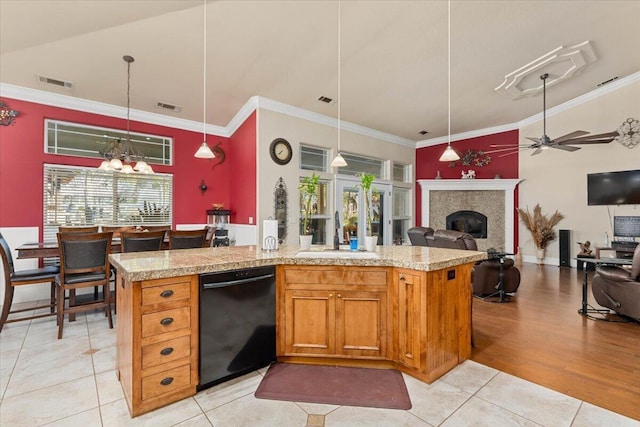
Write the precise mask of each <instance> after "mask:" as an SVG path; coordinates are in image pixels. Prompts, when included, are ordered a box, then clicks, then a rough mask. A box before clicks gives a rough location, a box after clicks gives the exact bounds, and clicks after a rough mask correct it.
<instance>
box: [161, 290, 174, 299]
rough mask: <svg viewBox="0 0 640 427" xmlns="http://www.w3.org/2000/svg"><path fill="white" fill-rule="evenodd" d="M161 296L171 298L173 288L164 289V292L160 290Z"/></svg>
mask: <svg viewBox="0 0 640 427" xmlns="http://www.w3.org/2000/svg"><path fill="white" fill-rule="evenodd" d="M160 296H161V297H162V298H169V297H171V296H173V291H172V290H168V291H162V292H160Z"/></svg>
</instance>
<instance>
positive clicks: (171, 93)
mask: <svg viewBox="0 0 640 427" xmlns="http://www.w3.org/2000/svg"><path fill="white" fill-rule="evenodd" d="M338 6H339V7H340V19H341V25H340V37H339V38H338V25H337V23H338ZM203 9H204V7H203V2H202V1H190V0H182V1H170V0H137V1H126V2H125V1H120V0H103V1H91V0H75V1H72V0H68V1H62V0H43V1H38V0H30V1H22V0H20V1H16V0H0V81H1V82H2V83H8V84H13V85H18V86H23V87H28V88H35V89H40V90H44V91H51V92H56V93H60V94H65V95H69V96H73V97H78V98H82V99H89V100H93V101H99V102H104V103H108V104H114V105H118V106H126V63H125V62H124V61H123V60H122V56H123V55H125V54H128V55H132V56H133V57H134V58H135V62H134V63H133V64H132V67H131V72H132V80H131V108H133V109H137V110H142V111H149V112H154V113H161V114H166V115H169V116H173V117H176V118H181V119H186V120H193V121H196V122H202V120H203V41H204V14H203ZM450 13H451V28H450V33H451V37H450V45H451V46H450V49H451V74H450V90H451V133H452V134H456V133H462V132H468V131H473V130H477V129H484V128H488V127H493V126H500V125H504V124H508V123H514V122H517V121H520V120H523V119H525V118H527V117H530V116H532V115H534V114H537V113H539V112H540V111H541V109H542V99H541V96H539V95H538V96H533V97H528V98H524V99H519V100H511V99H509V98H507V97H504V96H502V95H500V94H498V93H497V92H495V91H494V88H496V87H497V86H499V85H500V84H501V83H502V82H503V80H504V76H505V75H507V74H509V73H511V72H513V71H514V70H516V69H518V68H520V67H522V66H524V65H526V64H528V63H529V62H531V61H533V60H535V59H536V58H539V57H541V56H542V55H544V54H546V53H547V52H549V51H551V50H553V49H556V48H557V47H559V46H571V45H576V44H579V43H582V42H584V41H587V40H589V41H591V43H592V45H593V47H594V51H595V54H596V56H597V60H596V61H595V62H594V63H592V64H590V65H589V66H588V67H586V68H585V69H584V70H583V71H582V72H581V73H579V75H577V76H574V77H572V78H571V79H569V80H567V81H564V82H561V83H559V84H557V85H555V86H553V87H549V88H548V90H547V107H548V108H550V107H553V106H555V105H558V104H561V103H563V102H565V101H568V100H570V99H573V98H576V97H578V96H580V95H583V94H585V93H588V92H591V91H593V90H594V89H596V85H597V84H598V83H600V82H603V81H605V80H608V79H610V78H612V77H614V76H618V77H620V78H624V77H625V76H629V75H631V74H633V73H635V72H637V71H639V70H640V46H639V44H640V43H639V42H640V25H639V24H638V22H639V21H638V19H639V16H640V1H632V0H631V1H502V0H500V1H452V2H451V12H450ZM206 21H207V28H206V31H207V45H206V51H207V56H206V57H207V65H206V67H207V81H206V86H207V87H206V88H207V90H206V100H207V109H206V122H207V123H209V124H211V125H218V126H226V125H227V124H228V123H229V121H230V120H231V119H232V118H233V116H234V115H235V114H236V113H237V112H238V110H239V109H240V108H241V107H242V105H244V104H245V103H246V102H247V100H248V99H249V98H250V97H251V96H255V95H258V96H262V97H266V98H269V99H272V100H275V101H279V102H282V103H285V104H289V105H292V106H296V107H299V108H303V109H306V110H310V111H313V112H317V113H321V114H326V115H328V116H332V117H337V114H338V104H335V103H334V104H333V105H327V104H323V103H321V102H318V101H317V100H316V99H317V98H318V97H319V96H321V95H322V96H328V97H331V98H334V99H335V98H338V91H340V99H341V102H340V110H341V111H340V116H341V118H342V119H343V120H346V121H349V122H352V123H355V124H358V125H362V126H365V127H369V128H372V129H376V130H379V131H382V132H386V133H390V134H393V135H397V136H400V137H403V138H407V139H410V140H414V141H420V140H425V139H430V138H435V137H441V136H443V135H446V134H447V121H448V99H449V98H448V87H449V86H448V82H449V79H448V77H449V74H448V62H447V47H448V43H447V42H448V36H447V34H448V29H447V2H446V1H420V0H395V1H373V0H371V1H364V0H363V1H350V0H343V1H341V2H340V3H338V2H336V1H279V0H263V1H260V0H255V1H250V0H242V1H208V2H207V16H206ZM339 50H340V61H338V51H339ZM338 62H340V73H338ZM543 71H546V70H544V69H540V70H539V74H541V73H542V72H543ZM549 71H550V73H551V74H552V76H553V71H555V70H553V69H550V70H549ZM338 74H339V75H340V80H339V81H340V85H338ZM536 74H537V72H536ZM36 75H41V76H46V77H50V78H54V79H59V80H65V81H70V82H72V83H73V88H72V89H63V88H58V87H56V86H52V85H46V84H42V83H40V82H39V81H38V80H37V79H36V77H35V76H36ZM529 80H530V84H533V85H536V84H539V83H540V82H539V81H538V79H534V78H531V79H529ZM157 102H164V103H167V104H173V105H178V106H181V107H182V111H181V112H180V113H173V112H167V111H165V110H161V109H158V108H156V107H155V105H156V103H157ZM617 125H618V123H615V124H613V123H612V124H611V129H589V124H585V130H587V131H606V130H614V129H615V127H616V126H617ZM423 129H425V130H427V131H429V134H428V135H426V136H422V135H419V134H418V132H419V131H420V130H423ZM549 133H550V134H551V133H553V132H552V130H550V132H549Z"/></svg>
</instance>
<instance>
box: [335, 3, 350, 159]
mask: <svg viewBox="0 0 640 427" xmlns="http://www.w3.org/2000/svg"><path fill="white" fill-rule="evenodd" d="M341 104H342V98H341V97H340V1H338V155H337V156H336V157H335V158H334V159H333V160H332V161H331V167H332V168H341V167H344V166H347V161H346V160H345V159H344V157H342V153H341V152H340V105H341Z"/></svg>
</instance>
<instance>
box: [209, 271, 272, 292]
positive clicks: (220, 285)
mask: <svg viewBox="0 0 640 427" xmlns="http://www.w3.org/2000/svg"><path fill="white" fill-rule="evenodd" d="M272 277H275V274H273V273H271V274H265V275H263V276H255V277H247V278H246V279H238V280H227V281H224V282H213V283H203V284H202V289H216V288H226V287H227V286H234V285H242V284H243V283H250V282H257V281H259V280H264V279H271V278H272Z"/></svg>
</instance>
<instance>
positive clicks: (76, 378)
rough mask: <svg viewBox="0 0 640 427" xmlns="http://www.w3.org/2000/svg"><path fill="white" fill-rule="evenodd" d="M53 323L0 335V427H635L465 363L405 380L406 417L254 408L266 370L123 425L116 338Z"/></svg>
mask: <svg viewBox="0 0 640 427" xmlns="http://www.w3.org/2000/svg"><path fill="white" fill-rule="evenodd" d="M56 336H57V334H56V324H55V319H54V318H53V317H49V318H43V319H36V320H33V321H31V322H28V321H27V322H18V323H11V324H7V325H5V327H4V329H3V330H2V333H0V426H3V427H4V426H12V427H20V426H29V427H33V426H42V425H46V426H74V427H75V426H78V425H80V426H85V427H93V426H117V427H120V426H154V427H162V426H185V427H186V426H193V427H195V426H216V427H226V426H231V427H242V426H251V427H256V426H260V427H262V426H277V427H282V426H292V427H298V426H299V427H303V426H312V427H322V426H327V427H335V426H348V427H352V426H385V427H387V426H394V427H395V426H420V427H427V426H443V427H450V426H491V427H500V426H549V427H551V426H553V427H555V426H575V427H578V426H579V427H589V426H635V427H640V422H639V421H635V420H632V419H630V418H626V417H623V416H621V415H619V414H615V413H613V412H610V411H607V410H605V409H602V408H599V407H596V406H593V405H591V404H588V403H586V402H582V401H580V400H577V399H574V398H572V397H569V396H566V395H563V394H561V393H558V392H555V391H552V390H549V389H547V388H544V387H541V386H539V385H536V384H533V383H530V382H528V381H524V380H522V379H519V378H516V377H513V376H511V375H508V374H505V373H502V372H499V371H497V370H495V369H492V368H489V367H486V366H483V365H480V364H477V363H475V362H472V361H467V362H465V363H463V364H462V365H460V366H458V367H457V368H455V369H454V370H452V371H451V372H449V373H448V374H447V375H445V376H444V377H442V378H441V379H440V380H438V381H436V382H434V383H433V384H424V383H422V382H420V381H418V380H415V379H414V378H412V377H409V376H405V382H406V384H407V389H408V390H409V394H410V396H411V401H412V404H413V407H412V409H410V410H408V411H403V410H388V409H374V408H361V407H350V406H334V405H319V404H309V403H294V402H282V401H275V400H263V399H256V398H255V397H254V396H253V393H254V392H255V390H256V388H257V387H258V384H259V383H260V380H261V379H262V376H263V375H264V373H265V372H266V368H265V369H261V370H258V371H256V372H252V373H250V374H248V375H245V376H243V377H240V378H237V379H235V380H232V381H229V382H226V383H223V384H220V385H218V386H216V387H213V388H210V389H208V390H205V391H202V392H200V393H198V394H197V395H196V396H194V397H193V398H188V399H184V400H182V401H180V402H177V403H175V404H173V405H170V406H167V407H164V408H162V409H159V410H156V411H153V412H151V413H148V414H145V415H142V416H140V417H137V418H135V419H131V418H130V417H129V412H128V410H127V405H126V403H125V401H124V397H123V394H122V389H121V388H120V384H119V383H118V381H117V379H116V374H115V329H112V330H110V329H108V326H107V320H106V319H105V317H104V313H99V312H96V313H88V314H86V315H79V316H78V319H77V321H76V322H73V323H68V322H66V323H65V327H64V338H63V339H62V340H58V339H56Z"/></svg>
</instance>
